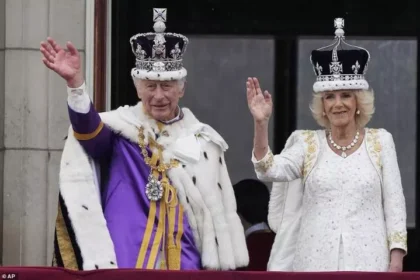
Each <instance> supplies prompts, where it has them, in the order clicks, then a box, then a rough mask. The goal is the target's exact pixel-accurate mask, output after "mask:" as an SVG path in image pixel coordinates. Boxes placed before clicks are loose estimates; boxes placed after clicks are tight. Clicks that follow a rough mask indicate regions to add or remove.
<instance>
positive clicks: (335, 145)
mask: <svg viewBox="0 0 420 280" xmlns="http://www.w3.org/2000/svg"><path fill="white" fill-rule="evenodd" d="M359 134H360V133H359V131H357V132H356V136H354V138H353V141H351V143H350V144H349V145H347V146H343V147H342V146H340V145H337V144H336V143H335V142H334V140H333V139H332V136H331V131H330V133H329V136H328V138H329V139H330V143H331V144H332V145H333V147H334V148H336V149H337V150H341V151H342V152H341V156H342V157H343V158H346V157H347V154H346V150H350V149H351V148H353V147H354V145H356V143H357V141H359Z"/></svg>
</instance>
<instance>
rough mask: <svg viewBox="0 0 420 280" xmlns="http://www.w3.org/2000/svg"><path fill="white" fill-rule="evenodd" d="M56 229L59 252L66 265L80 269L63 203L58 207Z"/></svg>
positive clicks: (67, 267)
mask: <svg viewBox="0 0 420 280" xmlns="http://www.w3.org/2000/svg"><path fill="white" fill-rule="evenodd" d="M56 230H57V243H58V247H59V254H60V255H61V259H62V261H63V264H64V267H65V268H66V269H70V270H78V269H79V268H78V266H77V260H76V255H75V253H74V249H73V245H72V244H71V240H70V235H69V233H68V231H67V227H66V223H65V221H64V216H63V212H62V211H61V205H59V207H58V215H57V225H56Z"/></svg>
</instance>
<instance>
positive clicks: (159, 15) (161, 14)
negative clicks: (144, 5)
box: [153, 8, 166, 22]
mask: <svg viewBox="0 0 420 280" xmlns="http://www.w3.org/2000/svg"><path fill="white" fill-rule="evenodd" d="M153 21H154V22H157V21H163V22H166V9H165V8H164V9H158V8H154V9H153Z"/></svg>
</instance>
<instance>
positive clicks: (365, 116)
mask: <svg viewBox="0 0 420 280" xmlns="http://www.w3.org/2000/svg"><path fill="white" fill-rule="evenodd" d="M354 94H355V96H356V104H357V105H356V106H357V109H356V111H357V110H359V111H360V114H356V116H355V119H356V125H357V126H358V127H360V128H362V127H365V126H366V124H367V123H368V122H369V121H370V119H371V118H372V116H373V114H374V113H375V106H374V100H375V97H374V93H373V91H372V90H357V91H354ZM322 98H323V93H314V95H313V98H312V102H311V105H310V106H309V108H310V109H311V111H312V116H313V117H314V119H315V120H316V122H317V123H318V124H319V125H320V126H322V127H325V128H330V121H329V120H328V118H327V116H324V102H323V101H322Z"/></svg>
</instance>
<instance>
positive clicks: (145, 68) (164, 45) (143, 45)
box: [130, 8, 188, 81]
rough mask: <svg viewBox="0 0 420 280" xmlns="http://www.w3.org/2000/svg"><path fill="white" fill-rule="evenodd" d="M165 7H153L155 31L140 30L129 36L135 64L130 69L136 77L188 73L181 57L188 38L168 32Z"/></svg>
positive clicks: (170, 77)
mask: <svg viewBox="0 0 420 280" xmlns="http://www.w3.org/2000/svg"><path fill="white" fill-rule="evenodd" d="M166 16H167V10H166V9H157V8H154V9H153V21H154V22H155V23H154V25H153V29H154V31H155V32H148V33H139V34H136V35H134V36H132V37H131V38H130V44H131V49H132V52H133V54H134V55H135V57H136V67H135V68H133V69H132V70H131V75H132V76H133V77H134V78H139V79H146V80H160V81H164V80H179V79H182V78H184V77H185V76H186V75H187V70H186V69H185V68H184V67H183V64H182V57H183V55H184V53H185V51H186V49H187V45H188V38H187V37H185V36H184V35H181V34H176V33H167V32H166V33H165V29H166V25H165V22H166Z"/></svg>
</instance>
